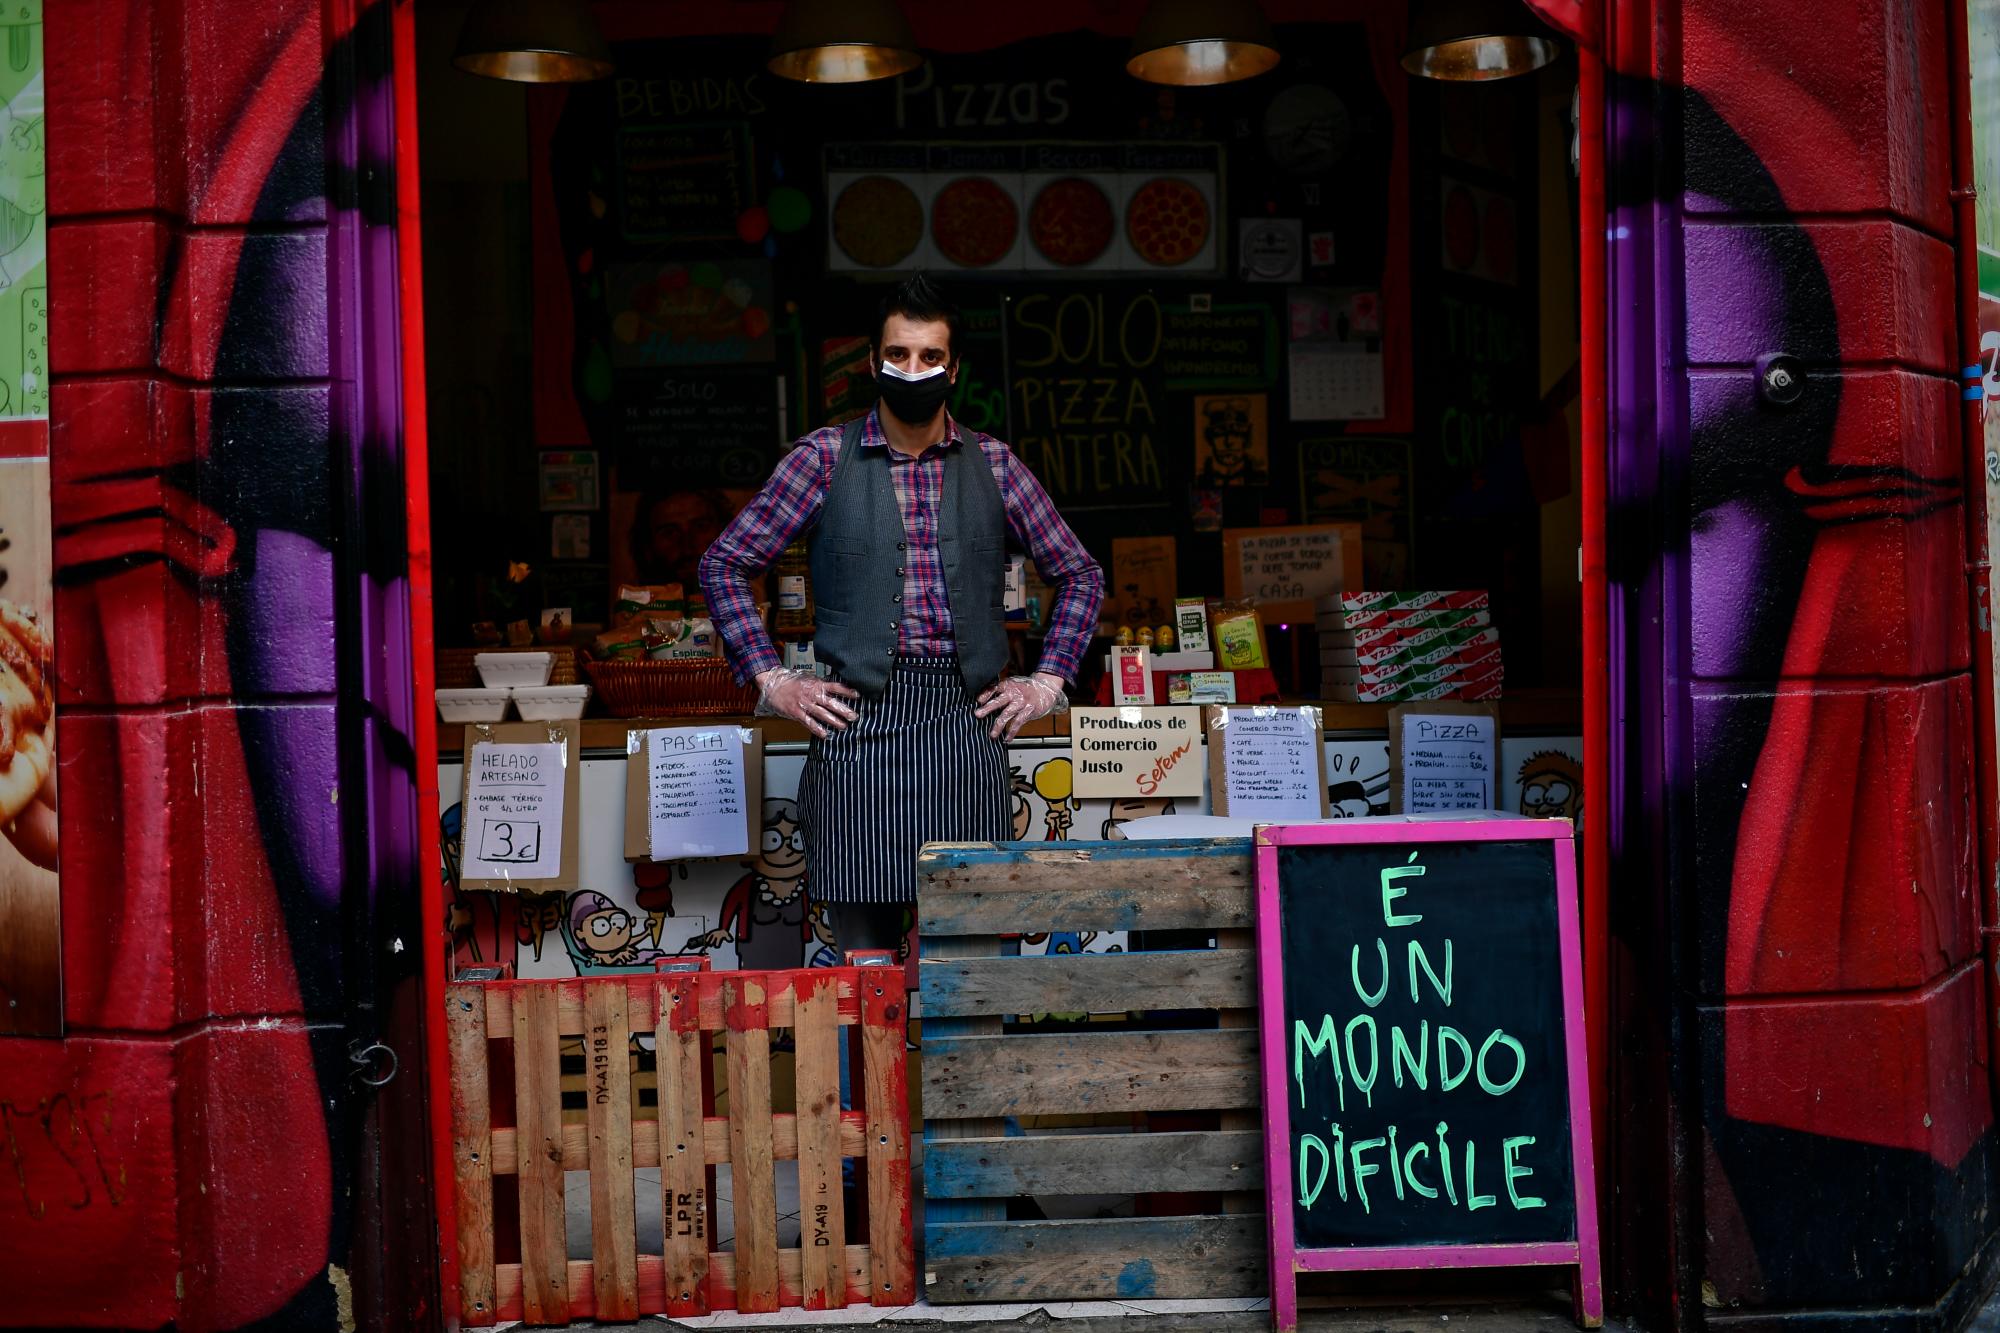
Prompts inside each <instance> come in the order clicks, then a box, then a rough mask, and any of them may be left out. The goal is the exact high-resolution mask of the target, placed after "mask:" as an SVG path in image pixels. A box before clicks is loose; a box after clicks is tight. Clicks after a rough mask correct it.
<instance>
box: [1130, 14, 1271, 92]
mask: <svg viewBox="0 0 2000 1333" xmlns="http://www.w3.org/2000/svg"><path fill="white" fill-rule="evenodd" d="M1277 63H1278V40H1277V38H1275V37H1273V36H1272V35H1271V25H1270V22H1269V21H1268V20H1266V19H1265V17H1264V11H1263V10H1262V9H1260V8H1258V6H1257V2H1256V0H1153V3H1152V4H1151V5H1149V6H1147V8H1146V16H1145V17H1144V18H1142V19H1140V20H1139V30H1138V31H1137V32H1136V33H1134V34H1132V57H1131V59H1129V60H1127V61H1126V62H1125V69H1126V72H1127V73H1129V74H1131V75H1133V76H1134V77H1137V78H1141V79H1144V80H1145V81H1146V82H1148V83H1166V84H1172V85H1174V86H1176V87H1181V88H1199V87H1204V86H1207V85H1209V84H1216V83H1235V82H1237V81H1238V80H1239V79H1253V78H1255V77H1257V76H1258V75H1259V74H1262V73H1264V72H1265V71H1266V70H1269V69H1271V68H1273V67H1274V66H1276V65H1277Z"/></svg>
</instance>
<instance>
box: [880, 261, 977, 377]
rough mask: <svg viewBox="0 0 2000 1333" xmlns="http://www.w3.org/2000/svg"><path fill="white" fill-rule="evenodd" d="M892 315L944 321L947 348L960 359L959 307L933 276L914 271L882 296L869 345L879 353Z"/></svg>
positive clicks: (919, 320) (925, 322)
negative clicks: (883, 335)
mask: <svg viewBox="0 0 2000 1333" xmlns="http://www.w3.org/2000/svg"><path fill="white" fill-rule="evenodd" d="M891 315H901V316H903V317H904V318H905V319H914V320H916V321H918V322H919V323H923V324H933V323H940V322H941V323H943V325H944V327H945V332H946V335H947V336H946V344H947V348H946V349H947V350H948V351H949V352H950V353H951V359H952V360H954V361H956V360H958V307H957V306H955V305H953V304H952V301H951V298H950V297H948V296H946V295H945V294H944V293H943V292H942V291H939V290H938V286H937V284H936V283H934V282H932V281H931V280H930V277H929V275H927V274H923V273H912V274H911V275H910V276H909V277H907V278H904V279H903V280H902V281H901V282H899V283H897V284H896V285H895V286H894V287H891V288H890V289H889V292H888V294H887V295H885V296H884V297H883V298H882V303H881V305H880V307H879V308H878V309H877V310H876V312H875V333H874V336H873V337H871V338H869V340H868V345H869V346H870V347H872V348H874V349H875V350H876V351H878V352H879V351H880V350H881V349H882V330H883V329H884V328H886V327H887V326H888V323H889V316H891Z"/></svg>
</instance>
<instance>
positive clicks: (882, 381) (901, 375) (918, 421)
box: [875, 361, 951, 426]
mask: <svg viewBox="0 0 2000 1333" xmlns="http://www.w3.org/2000/svg"><path fill="white" fill-rule="evenodd" d="M875 387H876V390H877V391H878V392H879V393H880V394H881V395H882V406H884V407H886V408H888V409H889V411H890V412H891V413H892V414H894V416H895V418H896V419H897V420H898V421H900V422H902V423H903V424H904V425H906V426H924V425H928V424H930V423H931V422H932V421H935V420H936V419H937V414H938V409H939V408H941V407H943V406H944V400H945V399H947V398H949V397H950V396H951V376H950V375H949V374H947V373H946V372H945V368H944V367H943V366H935V367H933V368H932V369H930V370H928V371H925V372H924V373H922V374H919V375H910V374H908V373H906V372H904V371H901V370H898V369H897V368H896V367H894V366H892V365H890V364H889V363H888V362H886V361H884V362H883V363H882V366H881V369H880V370H878V371H877V372H876V375H875Z"/></svg>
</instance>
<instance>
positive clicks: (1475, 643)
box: [1319, 629, 1500, 672]
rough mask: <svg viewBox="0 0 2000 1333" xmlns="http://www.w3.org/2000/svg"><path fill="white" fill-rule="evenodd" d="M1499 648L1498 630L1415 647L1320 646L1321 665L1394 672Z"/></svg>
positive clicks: (1471, 658)
mask: <svg viewBox="0 0 2000 1333" xmlns="http://www.w3.org/2000/svg"><path fill="white" fill-rule="evenodd" d="M1499 651H1500V632H1499V631H1498V630H1492V629H1485V630H1475V631H1474V632H1473V634H1472V636H1471V637H1469V638H1463V639H1455V640H1443V641H1440V642H1437V643H1428V644H1418V645H1416V646H1415V647H1397V646H1392V647H1389V648H1380V647H1369V648H1322V649H1321V650H1320V654H1319V664H1320V665H1321V666H1323V667H1331V666H1342V667H1361V668H1364V669H1366V670H1369V671H1376V672H1382V671H1395V670H1400V669H1403V668H1407V667H1426V666H1435V665H1438V664H1440V663H1445V662H1472V661H1478V660H1480V659H1482V658H1484V657H1485V656H1487V655H1488V654H1489V653H1498V652H1499Z"/></svg>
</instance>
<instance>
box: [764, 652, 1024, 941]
mask: <svg viewBox="0 0 2000 1333" xmlns="http://www.w3.org/2000/svg"><path fill="white" fill-rule="evenodd" d="M973 707H974V699H973V696H972V695H970V694H969V693H967V692H966V688H965V682H964V681H963V680H962V679H960V677H959V672H958V659H957V658H956V657H955V656H945V657H904V656H900V655H899V656H898V657H897V658H896V668H895V671H894V672H893V673H892V674H891V675H890V677H889V685H888V688H887V689H885V690H883V692H882V697H881V698H879V699H868V698H862V699H859V700H856V701H855V702H854V710H855V711H856V712H857V713H859V714H860V717H859V718H857V719H856V720H855V721H853V722H850V723H848V724H847V728H846V730H844V731H836V732H832V733H831V734H829V735H827V736H826V737H824V738H819V737H815V738H814V740H813V742H812V747H811V749H810V751H809V752H808V753H807V756H806V766H805V772H804V773H802V774H801V775H800V776H799V816H800V823H801V824H802V825H803V828H804V832H805V835H806V883H807V885H808V886H810V891H811V894H812V897H813V899H814V901H816V902H826V903H907V902H915V901H916V897H917V849H918V848H920V847H922V846H923V845H924V844H925V843H927V842H998V841H1001V840H1003V839H1005V838H1009V837H1011V836H1013V834H1012V828H1013V810H1012V803H1011V800H1010V798H1009V795H1008V788H1007V748H1006V746H1004V745H1002V744H1001V743H1000V742H999V741H996V740H994V739H993V738H992V737H991V736H990V735H988V734H987V731H988V728H989V727H990V726H991V725H992V719H990V718H987V719H983V720H982V719H980V718H976V717H974V716H973V715H972V710H973Z"/></svg>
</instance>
